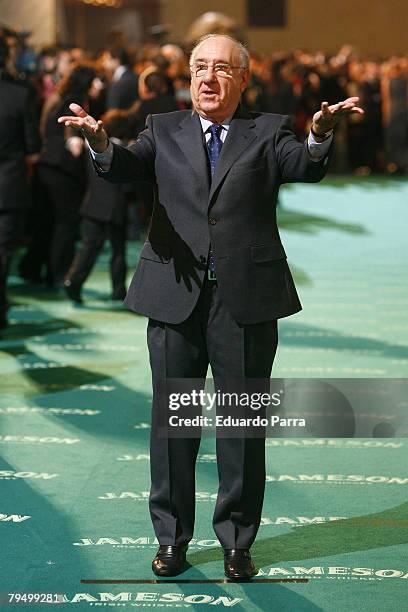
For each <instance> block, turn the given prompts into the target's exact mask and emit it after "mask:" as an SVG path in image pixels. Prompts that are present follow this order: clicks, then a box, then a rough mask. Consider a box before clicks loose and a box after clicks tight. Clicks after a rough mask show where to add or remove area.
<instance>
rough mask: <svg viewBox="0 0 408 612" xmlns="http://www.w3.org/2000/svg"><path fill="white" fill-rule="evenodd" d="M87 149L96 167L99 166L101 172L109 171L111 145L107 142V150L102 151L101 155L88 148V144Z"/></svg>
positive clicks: (111, 156)
mask: <svg viewBox="0 0 408 612" xmlns="http://www.w3.org/2000/svg"><path fill="white" fill-rule="evenodd" d="M88 149H89V152H90V154H91V157H92V159H93V160H94V161H95V163H96V164H97V166H99V168H100V169H101V170H102V171H103V172H108V170H110V167H111V165H112V158H113V144H112V143H111V142H110V141H109V145H108V148H107V149H106V150H105V151H103V153H97V152H96V151H94V150H93V149H92V148H91V147H90V145H89V143H88Z"/></svg>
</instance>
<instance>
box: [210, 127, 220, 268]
mask: <svg viewBox="0 0 408 612" xmlns="http://www.w3.org/2000/svg"><path fill="white" fill-rule="evenodd" d="M221 130H222V125H217V124H216V123H213V124H212V125H211V126H210V127H209V131H210V133H211V138H210V139H209V141H208V142H207V149H208V157H209V159H210V168H211V178H212V177H213V176H214V172H215V167H216V165H217V162H218V158H219V156H220V153H221V148H222V140H221V138H220V134H221ZM208 270H209V277H210V278H213V279H215V261H214V256H213V252H212V250H211V248H210V252H209V255H208Z"/></svg>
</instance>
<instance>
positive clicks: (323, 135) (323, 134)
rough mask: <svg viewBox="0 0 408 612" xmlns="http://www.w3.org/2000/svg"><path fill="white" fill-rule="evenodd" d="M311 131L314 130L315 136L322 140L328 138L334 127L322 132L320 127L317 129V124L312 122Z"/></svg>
mask: <svg viewBox="0 0 408 612" xmlns="http://www.w3.org/2000/svg"><path fill="white" fill-rule="evenodd" d="M310 131H311V132H312V134H313V136H314V137H315V138H316V139H318V140H321V141H323V140H326V139H327V138H329V137H330V136H331V135H332V134H333V128H331V129H330V130H327V131H326V132H321V131H319V130H318V129H317V130H316V125H315V124H314V123H312V125H311V127H310Z"/></svg>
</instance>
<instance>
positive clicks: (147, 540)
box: [0, 515, 221, 548]
mask: <svg viewBox="0 0 408 612" xmlns="http://www.w3.org/2000/svg"><path fill="white" fill-rule="evenodd" d="M0 516H1V515H0ZM72 544H73V546H106V545H108V546H113V548H115V547H119V548H127V547H128V548H135V547H141V548H144V547H145V546H152V547H157V546H158V545H159V541H158V539H157V538H153V537H148V536H142V537H137V538H131V537H129V536H121V537H117V536H116V537H108V538H106V537H104V538H94V539H91V538H80V539H79V540H78V542H73V543H72ZM188 546H189V548H194V547H209V548H214V547H215V546H217V547H220V546H221V544H220V543H219V541H218V540H204V539H203V540H199V539H197V538H192V539H191V540H190V542H189V544H188Z"/></svg>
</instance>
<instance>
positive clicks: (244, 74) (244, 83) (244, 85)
mask: <svg viewBox="0 0 408 612" xmlns="http://www.w3.org/2000/svg"><path fill="white" fill-rule="evenodd" d="M241 76H242V80H241V93H242V92H243V91H245V89H246V88H247V87H248V83H249V79H250V76H251V75H250V72H249V70H248V69H246V70H243V71H242V75H241Z"/></svg>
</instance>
